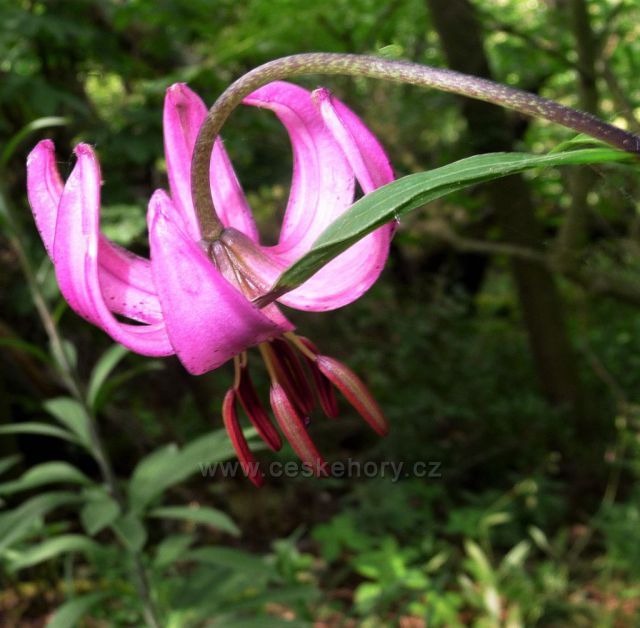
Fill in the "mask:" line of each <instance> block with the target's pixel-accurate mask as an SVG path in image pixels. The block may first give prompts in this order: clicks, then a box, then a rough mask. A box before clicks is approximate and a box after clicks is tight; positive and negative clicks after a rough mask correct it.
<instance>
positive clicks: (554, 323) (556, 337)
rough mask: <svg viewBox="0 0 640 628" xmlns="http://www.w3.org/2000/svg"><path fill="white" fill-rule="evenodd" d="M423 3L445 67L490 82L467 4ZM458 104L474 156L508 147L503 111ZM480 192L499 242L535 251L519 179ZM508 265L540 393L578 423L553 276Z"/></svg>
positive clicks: (574, 381)
mask: <svg viewBox="0 0 640 628" xmlns="http://www.w3.org/2000/svg"><path fill="white" fill-rule="evenodd" d="M427 5H428V7H429V10H430V13H431V17H432V20H433V24H434V26H435V28H436V30H437V32H438V35H439V37H440V41H441V44H442V47H443V50H444V53H445V55H446V57H447V61H448V64H449V66H450V67H451V68H452V69H454V70H458V71H460V72H465V73H467V74H474V75H476V76H483V77H487V78H491V71H490V68H489V63H488V60H487V57H486V54H485V51H484V46H483V42H482V39H481V28H480V24H479V22H478V19H477V17H476V14H475V11H474V7H473V6H472V4H471V3H470V2H469V1H468V0H427ZM461 106H462V112H463V115H464V117H465V119H466V121H467V125H468V132H469V138H468V139H469V141H470V142H471V145H472V146H471V147H472V150H473V152H476V153H483V152H492V151H502V150H510V149H511V145H512V142H513V131H512V129H511V128H510V125H509V119H508V117H507V115H506V114H505V112H504V111H503V110H501V109H499V108H497V107H494V106H492V105H489V104H486V103H483V102H479V101H477V100H469V99H463V100H462V101H461ZM485 189H486V193H487V200H488V202H489V203H490V204H491V205H492V207H493V209H494V210H495V215H496V220H497V221H498V223H499V225H500V227H501V229H502V232H503V234H504V238H505V239H506V240H507V241H509V242H513V243H515V244H519V245H523V246H533V247H539V246H540V245H541V242H542V232H541V231H542V230H541V226H540V225H539V224H538V223H537V221H536V219H535V215H534V206H533V202H532V200H531V196H530V193H529V190H528V188H527V185H526V183H525V181H524V179H523V178H522V177H520V176H512V177H509V178H506V179H501V180H500V181H498V182H495V183H493V184H487V185H486V188H485ZM511 265H512V271H513V276H514V280H515V283H516V286H517V291H518V296H519V299H520V304H521V308H522V316H523V319H524V323H525V325H526V328H527V332H528V337H529V344H530V347H531V351H532V354H533V358H534V361H535V366H536V370H537V373H538V377H539V380H540V384H541V387H542V391H543V393H544V395H545V396H546V398H547V399H548V400H549V401H550V402H551V403H552V404H554V405H565V406H566V407H567V408H568V409H569V410H570V412H571V413H572V415H573V416H574V417H575V419H576V421H580V420H581V419H582V411H583V408H584V404H583V403H582V398H581V390H580V384H579V377H578V370H577V364H576V360H575V356H574V355H573V351H572V348H571V345H570V342H569V339H568V336H567V332H566V326H565V320H564V316H563V311H562V304H561V301H560V298H559V295H558V291H557V288H556V285H555V282H554V278H553V276H552V275H551V274H550V273H549V272H547V271H546V270H545V269H543V268H541V267H540V266H538V265H535V264H531V263H529V262H526V261H523V260H513V261H512V262H511Z"/></svg>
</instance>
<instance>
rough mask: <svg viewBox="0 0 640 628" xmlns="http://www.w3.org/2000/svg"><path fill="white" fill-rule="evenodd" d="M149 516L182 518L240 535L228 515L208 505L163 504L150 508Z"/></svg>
mask: <svg viewBox="0 0 640 628" xmlns="http://www.w3.org/2000/svg"><path fill="white" fill-rule="evenodd" d="M149 516H150V517H157V518H158V519H184V520H186V521H192V522H193V523H199V524H203V525H208V526H211V527H212V528H216V529H217V530H222V531H223V532H228V533H229V534H232V535H233V536H240V530H239V528H238V526H236V524H235V523H234V522H233V521H232V520H231V517H229V515H227V514H226V513H224V512H222V511H220V510H216V509H215V508H209V507H208V506H163V507H162V508H155V509H154V510H152V511H151V512H150V513H149Z"/></svg>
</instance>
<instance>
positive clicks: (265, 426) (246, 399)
mask: <svg viewBox="0 0 640 628" xmlns="http://www.w3.org/2000/svg"><path fill="white" fill-rule="evenodd" d="M239 380H240V381H239V384H238V387H237V389H236V394H237V396H238V401H240V404H241V405H242V408H243V409H244V411H245V414H246V415H247V417H249V421H251V423H252V425H253V427H255V428H256V430H258V434H260V437H261V438H262V440H263V441H264V442H265V443H267V445H269V447H270V448H271V449H273V451H278V450H279V449H280V448H281V447H282V440H281V439H280V434H278V431H277V430H276V428H275V427H274V425H273V423H271V419H270V418H269V415H268V414H267V411H266V410H265V408H264V406H263V405H262V402H261V401H260V398H259V397H258V393H257V392H256V389H255V387H254V385H253V381H252V380H251V376H250V375H249V371H248V369H247V368H246V367H241V368H240V377H239Z"/></svg>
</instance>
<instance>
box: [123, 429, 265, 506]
mask: <svg viewBox="0 0 640 628" xmlns="http://www.w3.org/2000/svg"><path fill="white" fill-rule="evenodd" d="M255 434H256V433H255V430H247V432H246V433H245V435H246V436H248V438H252V437H255ZM234 455H235V452H234V450H233V446H232V445H231V441H230V440H229V438H228V437H227V433H226V432H225V431H224V430H217V431H215V432H210V433H209V434H205V435H204V436H201V437H200V438H197V439H196V440H194V441H192V442H191V443H189V444H188V445H186V446H185V447H184V448H183V449H179V448H178V447H177V446H176V445H175V444H170V445H166V446H165V447H162V448H161V449H158V450H156V451H154V452H152V453H151V454H149V455H148V456H146V457H145V458H143V459H142V460H141V461H140V462H139V463H138V465H137V466H136V468H135V469H134V471H133V475H132V476H131V481H130V482H129V504H130V507H131V508H132V510H135V511H138V512H140V511H141V510H143V509H144V508H146V507H147V506H148V505H149V503H150V502H151V501H152V500H153V499H155V498H156V497H157V496H158V495H161V494H162V493H163V492H164V491H165V490H166V489H167V488H169V487H170V486H174V485H176V484H179V483H180V482H182V481H184V480H185V479H187V478H188V477H189V476H191V475H193V474H194V473H197V472H198V471H200V472H203V471H202V470H203V469H205V468H206V466H207V465H211V464H214V463H216V462H220V461H222V460H227V459H229V458H232V457H233V456H234Z"/></svg>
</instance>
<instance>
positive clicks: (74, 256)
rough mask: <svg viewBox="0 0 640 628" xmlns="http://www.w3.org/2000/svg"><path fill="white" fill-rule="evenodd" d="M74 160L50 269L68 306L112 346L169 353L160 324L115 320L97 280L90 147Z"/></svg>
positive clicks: (96, 188) (95, 174)
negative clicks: (98, 329)
mask: <svg viewBox="0 0 640 628" xmlns="http://www.w3.org/2000/svg"><path fill="white" fill-rule="evenodd" d="M75 153H76V155H77V158H78V162H77V163H76V166H75V168H74V169H73V172H72V173H71V175H70V176H69V179H68V181H67V183H66V185H65V187H64V191H63V194H62V198H61V199H60V204H59V206H58V213H57V219H56V226H55V237H54V242H53V251H52V252H53V264H54V268H55V271H56V277H57V279H58V284H59V285H60V291H61V292H62V294H63V295H64V297H65V299H66V300H67V302H68V303H69V305H70V306H71V307H72V308H73V309H74V310H75V311H76V312H77V313H78V314H80V315H81V316H83V317H84V318H86V319H87V320H88V321H90V322H91V323H93V324H94V325H97V326H98V327H101V328H102V329H104V331H106V332H107V333H108V334H109V335H110V336H111V337H112V338H113V339H114V340H116V341H117V342H119V343H121V344H123V345H124V346H125V347H127V348H128V349H130V350H131V351H135V352H136V353H141V354H143V355H152V356H160V355H169V354H171V353H173V350H172V348H171V344H170V343H169V339H168V337H167V334H166V330H165V326H164V323H155V324H152V325H129V324H125V323H121V322H119V321H118V320H116V319H115V318H114V317H113V315H112V314H111V312H110V311H109V308H108V307H107V304H106V302H105V298H104V295H103V293H102V288H101V285H100V279H99V269H98V255H99V229H100V224H99V211H100V167H99V165H98V160H97V158H96V156H95V154H94V153H93V150H92V149H91V147H90V146H88V145H86V144H79V145H78V146H77V147H76V149H75Z"/></svg>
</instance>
